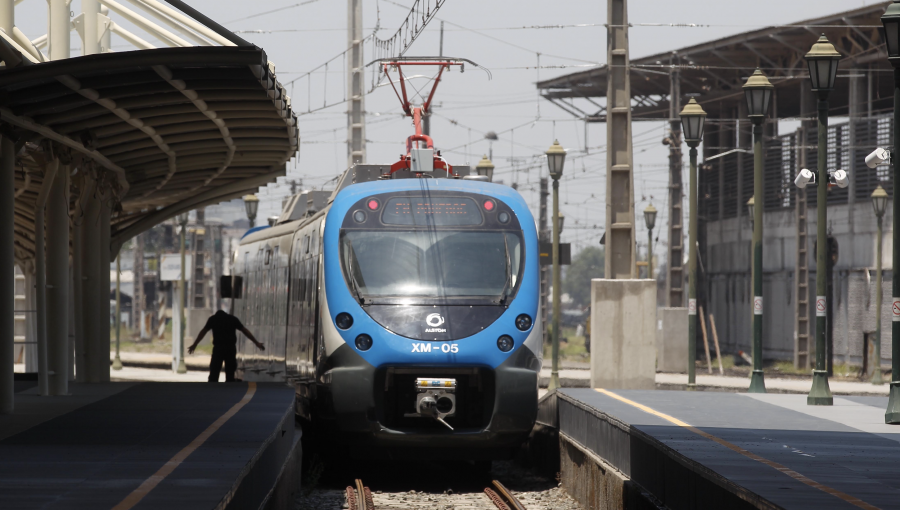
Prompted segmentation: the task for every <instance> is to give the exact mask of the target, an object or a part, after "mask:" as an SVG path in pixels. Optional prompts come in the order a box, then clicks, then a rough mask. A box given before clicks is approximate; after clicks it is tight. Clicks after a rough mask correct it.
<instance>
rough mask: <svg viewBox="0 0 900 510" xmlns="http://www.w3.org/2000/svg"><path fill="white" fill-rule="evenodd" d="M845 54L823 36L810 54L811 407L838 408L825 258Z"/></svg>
mask: <svg viewBox="0 0 900 510" xmlns="http://www.w3.org/2000/svg"><path fill="white" fill-rule="evenodd" d="M840 59H841V54H840V53H838V52H837V50H835V49H834V46H833V45H832V44H831V43H830V42H828V38H827V37H825V35H824V34H823V35H822V37H819V40H818V41H816V43H815V44H813V46H812V49H810V51H809V53H807V54H806V61H807V63H808V64H809V79H810V82H812V90H813V92H816V93H817V95H818V96H819V101H818V104H817V107H818V120H819V122H818V134H819V153H818V157H817V158H816V162H817V164H818V171H819V176H818V183H817V186H818V189H817V190H816V215H817V223H816V369H815V370H813V383H812V388H811V389H810V390H809V395H808V396H807V397H806V403H807V404H808V405H814V406H815V405H818V406H830V405H833V404H834V398H833V397H832V396H831V388H829V386H828V371H827V370H826V369H825V355H826V351H825V349H826V347H825V345H826V342H825V327H826V321H827V316H826V310H827V305H826V303H827V299H828V298H827V297H826V295H825V293H826V288H827V287H826V282H825V267H826V262H825V257H826V255H827V253H828V240H827V232H826V229H825V227H826V225H827V221H828V213H827V211H826V207H827V203H826V199H827V196H828V180H829V179H828V169H827V168H826V165H827V163H828V94H829V93H831V90H832V89H833V88H834V79H835V77H836V76H837V68H838V61H839V60H840Z"/></svg>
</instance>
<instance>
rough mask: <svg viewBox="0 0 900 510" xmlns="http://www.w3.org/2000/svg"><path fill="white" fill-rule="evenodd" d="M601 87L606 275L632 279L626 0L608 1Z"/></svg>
mask: <svg viewBox="0 0 900 510" xmlns="http://www.w3.org/2000/svg"><path fill="white" fill-rule="evenodd" d="M607 19H608V20H609V21H608V22H609V26H608V28H607V48H608V52H607V62H609V76H608V79H607V92H606V146H607V147H608V151H607V157H606V267H605V269H606V273H605V274H606V278H609V279H628V278H635V277H636V275H635V274H634V272H635V271H634V270H635V267H636V266H635V249H634V246H635V237H634V235H635V232H634V174H633V155H632V145H631V135H632V133H631V78H630V77H629V70H628V66H629V60H628V0H608V3H607Z"/></svg>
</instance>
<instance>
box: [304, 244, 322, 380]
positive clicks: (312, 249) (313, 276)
mask: <svg viewBox="0 0 900 510" xmlns="http://www.w3.org/2000/svg"><path fill="white" fill-rule="evenodd" d="M309 244H310V246H309V255H308V258H307V271H308V272H307V274H308V275H309V280H308V281H309V285H308V286H307V287H308V288H307V291H306V302H307V303H308V309H309V315H308V317H309V319H308V320H309V331H308V332H307V335H306V337H305V341H306V344H307V345H308V346H309V348H308V350H307V357H306V363H308V365H309V366H310V368H312V367H314V366H315V355H316V353H315V348H314V347H315V345H316V340H317V338H318V335H319V331H320V328H319V325H320V322H319V244H320V243H319V229H318V228H313V229H312V230H311V231H310V243H309Z"/></svg>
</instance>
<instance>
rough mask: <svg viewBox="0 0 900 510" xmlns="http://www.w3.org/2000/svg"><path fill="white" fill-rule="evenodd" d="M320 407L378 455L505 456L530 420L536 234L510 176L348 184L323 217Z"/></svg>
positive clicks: (536, 330)
mask: <svg viewBox="0 0 900 510" xmlns="http://www.w3.org/2000/svg"><path fill="white" fill-rule="evenodd" d="M323 260H324V268H323V270H324V277H325V285H324V287H323V290H322V292H323V293H324V298H325V299H323V300H322V303H323V305H324V306H323V309H322V318H323V320H322V323H323V335H322V337H321V338H322V340H321V341H322V343H323V345H321V346H320V352H322V353H323V356H322V357H321V358H320V366H319V370H318V372H319V374H320V376H319V398H318V401H319V405H320V409H321V411H320V412H321V414H320V416H322V417H323V418H325V419H326V420H328V419H330V420H333V423H334V426H335V428H336V429H337V430H339V431H340V434H341V436H342V437H345V438H347V439H348V440H349V441H352V442H354V443H356V444H359V445H362V446H367V447H369V448H368V449H363V450H357V451H366V450H368V451H372V452H373V453H374V454H377V455H379V456H381V457H382V458H385V456H386V457H389V458H404V457H407V456H414V457H421V455H423V454H425V453H426V451H427V452H428V455H430V456H431V458H448V459H451V458H459V459H470V460H479V459H482V460H484V459H496V458H502V457H507V456H509V455H511V454H512V452H513V451H514V450H515V449H516V448H517V447H518V446H519V445H520V444H521V442H522V441H523V440H524V439H525V438H526V437H527V435H528V433H529V432H530V431H531V429H532V427H533V425H534V420H535V415H536V412H537V390H538V375H539V371H540V367H541V347H542V334H541V330H542V328H541V324H540V310H539V295H540V278H539V269H538V260H539V259H538V240H537V233H536V231H535V225H534V219H533V217H532V216H531V213H530V212H529V211H528V207H527V205H526V204H525V202H524V200H523V199H522V197H521V196H520V195H519V194H518V193H517V192H516V191H515V190H513V189H511V188H508V187H506V186H500V185H496V184H490V183H485V182H476V181H467V180H455V179H400V180H389V181H379V182H370V183H364V184H355V185H352V186H349V187H347V188H346V189H344V190H343V191H341V192H340V193H339V194H338V195H337V197H336V198H335V200H334V203H333V204H332V207H331V209H330V211H329V213H328V216H327V218H326V221H325V229H324V257H323Z"/></svg>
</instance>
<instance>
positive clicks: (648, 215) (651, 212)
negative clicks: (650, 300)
mask: <svg viewBox="0 0 900 510" xmlns="http://www.w3.org/2000/svg"><path fill="white" fill-rule="evenodd" d="M644 223H645V224H646V225H647V278H649V279H651V280H652V279H653V227H655V226H656V208H655V207H653V204H652V203H651V204H650V205H648V206H647V208H646V209H644Z"/></svg>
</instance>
